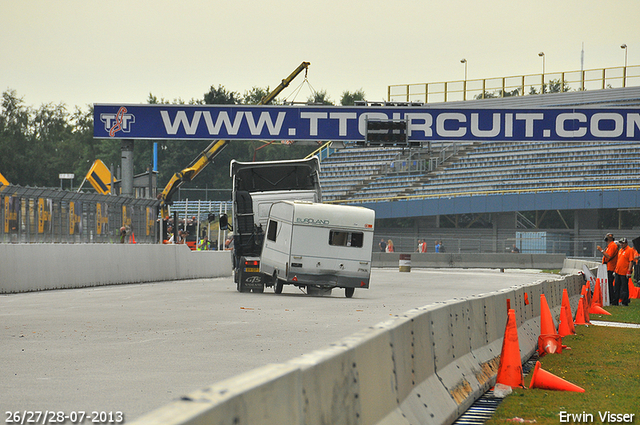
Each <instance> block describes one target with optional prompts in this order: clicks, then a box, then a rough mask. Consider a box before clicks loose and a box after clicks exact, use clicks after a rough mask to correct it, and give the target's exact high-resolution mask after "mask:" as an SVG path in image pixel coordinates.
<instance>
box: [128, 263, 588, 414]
mask: <svg viewBox="0 0 640 425" xmlns="http://www.w3.org/2000/svg"><path fill="white" fill-rule="evenodd" d="M582 282H583V280H582V277H580V276H578V275H571V276H566V277H564V278H563V279H559V280H547V281H544V282H539V283H535V284H530V285H521V286H514V287H511V288H509V289H506V290H504V291H499V292H494V293H490V294H482V295H478V296H474V297H467V298H463V299H454V300H451V301H449V302H445V303H437V304H432V305H428V306H425V307H422V308H418V309H414V310H410V311H408V312H406V313H405V314H402V315H400V316H398V317H395V318H393V319H391V320H389V321H387V322H383V323H379V324H378V325H376V326H372V327H370V328H368V329H366V330H364V331H362V332H359V333H357V334H354V335H352V336H350V337H347V338H344V339H342V340H340V341H338V342H337V343H335V344H332V345H331V346H330V347H328V348H326V349H324V350H319V351H315V352H312V353H309V354H305V355H303V356H301V357H298V358H296V359H293V360H290V361H288V362H286V363H281V364H271V365H268V366H264V367H261V368H258V369H255V370H253V371H250V372H248V373H245V374H242V375H239V376H237V377H234V378H231V379H228V380H224V381H221V382H219V383H216V384H214V385H212V386H210V387H207V388H204V389H202V390H199V391H195V392H193V393H190V394H188V395H186V396H183V397H181V398H180V399H179V400H177V401H174V402H172V403H170V404H168V405H166V406H164V407H162V408H160V409H158V410H155V411H153V412H150V413H148V414H147V415H144V416H142V417H141V418H139V419H137V420H135V421H134V422H133V423H136V424H140V425H152V424H154V425H155V424H160V423H162V424H167V425H169V424H175V425H191V424H194V425H195V424H201V423H237V424H245V423H246V424H253V423H260V424H265V425H269V424H274V425H276V424H277V425H289V424H290V425H294V424H295V425H297V424H305V425H315V424H318V425H320V424H328V423H330V424H335V423H349V424H362V425H374V424H380V425H382V424H410V423H427V424H437V425H448V424H451V423H453V422H454V420H455V419H456V418H457V417H458V416H460V415H461V414H462V413H463V412H464V411H466V410H467V409H468V408H469V406H471V404H472V403H473V402H474V401H475V400H476V399H477V398H479V397H480V396H481V395H482V394H483V393H484V392H485V391H486V390H488V389H489V388H490V387H491V386H492V385H493V384H494V383H495V375H496V373H497V368H498V364H499V357H500V351H501V345H502V339H503V335H504V328H505V323H506V319H507V302H509V304H510V306H511V308H513V309H515V310H516V320H517V324H518V335H519V343H520V353H521V359H522V360H526V359H528V358H529V357H530V356H531V355H532V354H533V352H534V351H535V349H536V344H537V336H538V334H539V328H540V321H539V314H540V301H539V300H540V294H545V297H546V300H547V303H548V304H549V307H550V309H551V311H552V314H554V315H555V316H558V315H559V313H560V306H561V303H562V290H563V289H565V288H566V289H567V290H568V293H569V297H570V301H571V304H572V309H573V310H575V308H576V307H577V303H578V299H579V292H580V288H581V285H582ZM525 294H526V295H527V298H528V300H529V302H528V303H525Z"/></svg>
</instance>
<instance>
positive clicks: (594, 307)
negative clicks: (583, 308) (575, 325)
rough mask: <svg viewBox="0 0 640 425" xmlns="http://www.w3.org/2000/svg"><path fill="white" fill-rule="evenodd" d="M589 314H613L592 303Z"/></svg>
mask: <svg viewBox="0 0 640 425" xmlns="http://www.w3.org/2000/svg"><path fill="white" fill-rule="evenodd" d="M589 314H604V315H606V316H611V313H609V312H608V311H607V310H605V309H604V308H602V307H600V306H599V305H592V306H591V308H590V309H589Z"/></svg>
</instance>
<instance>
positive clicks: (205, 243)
mask: <svg viewBox="0 0 640 425" xmlns="http://www.w3.org/2000/svg"><path fill="white" fill-rule="evenodd" d="M208 249H209V238H208V237H207V235H204V237H203V238H202V239H200V243H199V244H198V246H197V247H196V251H207V250H208Z"/></svg>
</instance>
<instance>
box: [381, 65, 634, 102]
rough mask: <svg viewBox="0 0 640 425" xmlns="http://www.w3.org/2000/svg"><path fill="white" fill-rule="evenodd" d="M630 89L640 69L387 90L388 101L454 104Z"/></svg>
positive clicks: (391, 88)
mask: <svg viewBox="0 0 640 425" xmlns="http://www.w3.org/2000/svg"><path fill="white" fill-rule="evenodd" d="M629 86H640V65H634V66H619V67H612V68H597V69H588V70H582V71H568V72H550V73H544V74H529V75H518V76H509V77H496V78H481V79H474V80H457V81H446V82H438V83H416V84H395V85H390V86H388V87H387V100H388V101H389V102H392V101H404V102H424V103H433V102H453V101H460V100H471V99H486V98H501V97H510V96H525V95H526V96H529V95H533V94H541V93H549V92H568V91H583V90H599V89H606V88H620V87H629Z"/></svg>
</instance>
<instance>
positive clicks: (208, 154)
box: [159, 62, 311, 218]
mask: <svg viewBox="0 0 640 425" xmlns="http://www.w3.org/2000/svg"><path fill="white" fill-rule="evenodd" d="M309 65H311V63H309V62H302V63H301V64H300V65H299V66H298V67H297V68H296V69H295V70H294V71H293V72H292V73H291V74H290V75H289V76H288V77H287V78H285V79H284V80H282V82H281V83H280V84H279V85H278V87H276V88H275V89H273V91H271V93H269V94H268V95H266V96H265V97H263V98H262V99H261V100H260V102H259V103H258V105H267V104H269V103H271V102H272V101H273V99H275V98H276V97H277V96H278V95H279V94H280V93H281V92H282V90H284V89H285V88H286V87H287V86H288V85H289V83H291V81H293V79H294V78H296V77H297V76H298V74H300V73H301V72H302V70H306V69H307V68H309ZM228 143H229V141H228V140H216V141H214V142H212V143H211V144H210V145H209V146H207V148H206V149H205V150H203V151H202V152H201V153H200V155H198V156H197V157H196V159H194V160H193V161H192V162H191V164H189V166H188V167H187V168H185V169H183V170H182V171H180V172H178V173H175V174H174V175H173V176H172V177H171V179H170V180H169V182H168V183H167V185H166V186H165V187H164V190H163V191H162V193H161V194H160V195H159V198H160V213H161V214H162V217H163V218H166V217H168V216H169V205H171V198H172V197H173V194H174V193H175V191H176V190H178V189H179V188H180V187H181V186H182V185H183V184H185V183H187V182H190V181H192V180H193V179H194V178H196V176H197V175H198V174H200V172H201V171H202V170H203V169H204V168H205V167H206V166H207V165H209V163H211V162H213V159H214V158H215V157H216V156H218V154H219V153H220V152H222V150H223V149H224V148H225V147H226V146H227V144H228Z"/></svg>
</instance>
